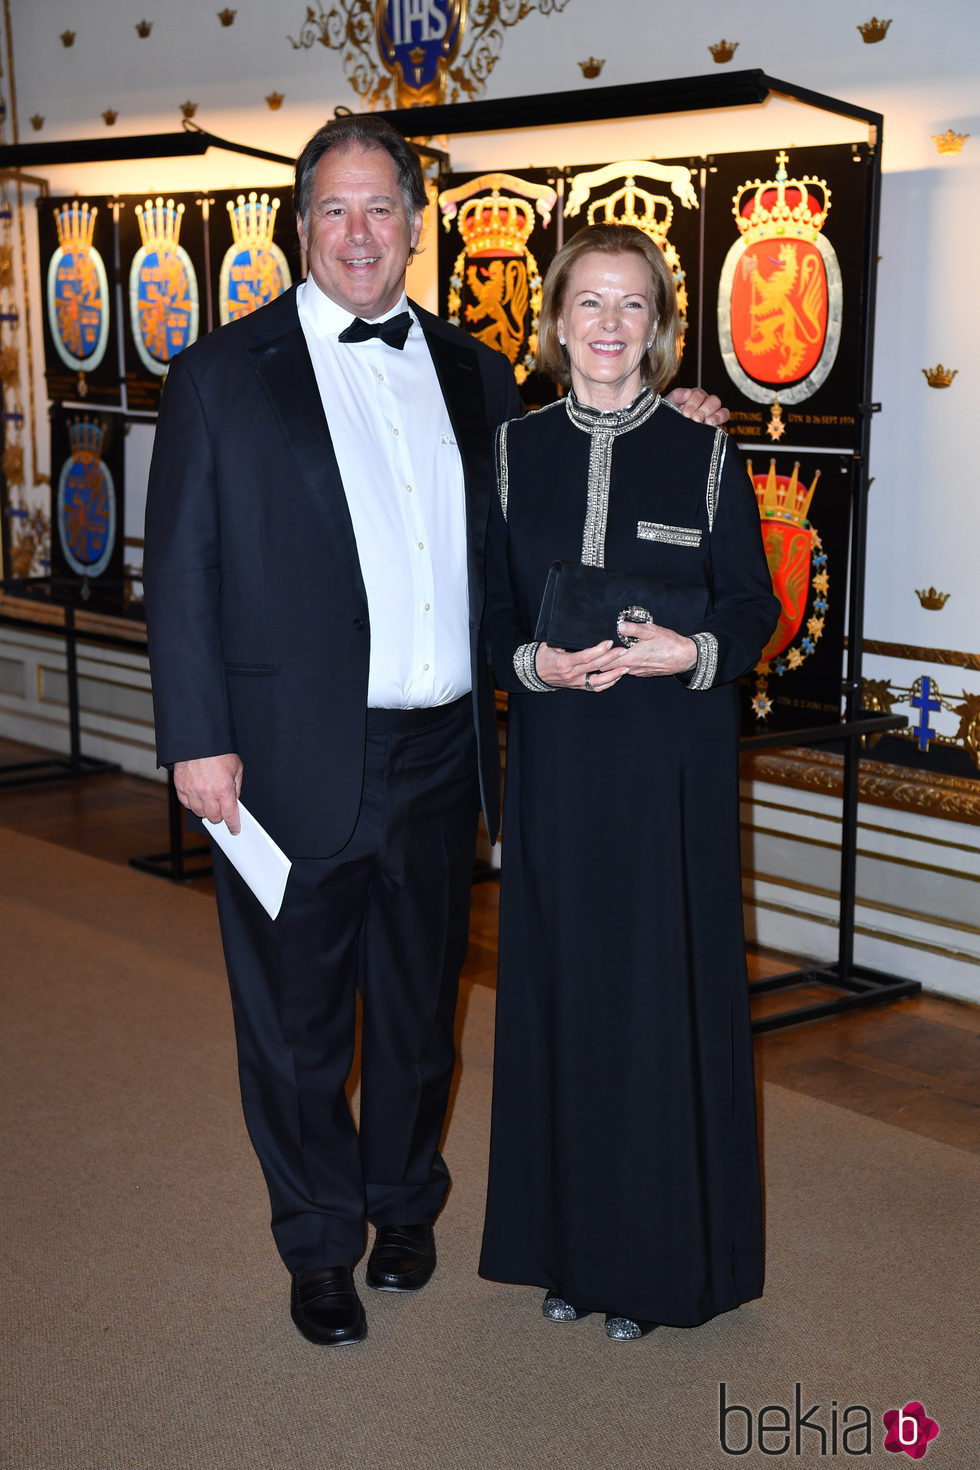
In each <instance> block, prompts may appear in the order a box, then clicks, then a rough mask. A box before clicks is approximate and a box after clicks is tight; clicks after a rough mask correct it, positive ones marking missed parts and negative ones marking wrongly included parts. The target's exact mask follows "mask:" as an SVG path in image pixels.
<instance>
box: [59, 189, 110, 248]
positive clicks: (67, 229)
mask: <svg viewBox="0 0 980 1470" xmlns="http://www.w3.org/2000/svg"><path fill="white" fill-rule="evenodd" d="M98 213H99V206H98V205H97V204H92V205H89V204H87V203H86V204H79V202H78V200H77V199H73V200H72V202H71V204H65V205H63V206H62V208H61V209H56V210H55V215H54V226H55V229H56V230H57V231H58V244H59V245H60V246H61V248H62V250H63V251H64V252H65V254H66V255H68V254H74V253H75V252H77V251H79V250H91V248H92V241H93V239H94V237H95V221H96V217H97V215H98Z"/></svg>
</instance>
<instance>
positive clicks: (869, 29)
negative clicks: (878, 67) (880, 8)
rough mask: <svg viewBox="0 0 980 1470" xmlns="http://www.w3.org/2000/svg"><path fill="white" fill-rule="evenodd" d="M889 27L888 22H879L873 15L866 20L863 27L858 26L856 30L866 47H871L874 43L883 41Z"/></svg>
mask: <svg viewBox="0 0 980 1470" xmlns="http://www.w3.org/2000/svg"><path fill="white" fill-rule="evenodd" d="M890 25H891V21H890V20H879V19H878V17H877V16H876V15H873V16H872V17H871V19H870V20H866V21H865V22H864V24H863V25H860V26H858V30H859V31H860V32H861V35H862V37H863V38H864V40H865V41H866V42H867V43H868V45H869V46H872V45H874V43H875V41H883V40H884V39H885V37H886V35H887V34H888V27H889V26H890Z"/></svg>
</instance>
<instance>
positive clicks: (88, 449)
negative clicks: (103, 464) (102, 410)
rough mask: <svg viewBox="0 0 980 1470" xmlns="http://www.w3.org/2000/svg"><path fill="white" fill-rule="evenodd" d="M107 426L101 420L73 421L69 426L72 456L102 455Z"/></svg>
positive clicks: (96, 456)
mask: <svg viewBox="0 0 980 1470" xmlns="http://www.w3.org/2000/svg"><path fill="white" fill-rule="evenodd" d="M105 429H106V426H105V424H104V423H102V421H101V420H100V419H78V418H76V419H72V421H71V423H70V424H69V425H68V443H69V444H70V445H71V452H72V454H91V455H93V456H94V457H95V458H96V459H98V458H99V456H100V455H101V454H102V443H103V440H104V439H105Z"/></svg>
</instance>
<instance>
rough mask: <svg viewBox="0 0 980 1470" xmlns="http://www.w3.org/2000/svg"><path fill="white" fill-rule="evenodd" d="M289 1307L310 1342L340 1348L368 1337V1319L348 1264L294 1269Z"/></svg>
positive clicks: (297, 1324) (294, 1319)
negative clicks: (300, 1269)
mask: <svg viewBox="0 0 980 1470" xmlns="http://www.w3.org/2000/svg"><path fill="white" fill-rule="evenodd" d="M289 1310H290V1314H291V1315H292V1319H293V1321H294V1322H295V1323H296V1326H297V1327H298V1328H299V1330H300V1332H301V1333H302V1334H303V1336H304V1337H305V1338H307V1339H308V1341H310V1342H315V1343H320V1344H322V1345H325V1346H330V1347H343V1346H344V1345H345V1343H348V1342H361V1341H362V1339H363V1338H365V1337H367V1319H366V1317H365V1316H364V1308H363V1307H362V1306H361V1299H360V1297H359V1296H358V1294H357V1292H356V1290H355V1289H354V1278H353V1276H352V1275H351V1271H350V1268H349V1267H348V1266H325V1267H322V1268H316V1267H312V1268H307V1269H304V1270H302V1271H294V1272H293V1286H292V1292H291V1294H290V1301H289Z"/></svg>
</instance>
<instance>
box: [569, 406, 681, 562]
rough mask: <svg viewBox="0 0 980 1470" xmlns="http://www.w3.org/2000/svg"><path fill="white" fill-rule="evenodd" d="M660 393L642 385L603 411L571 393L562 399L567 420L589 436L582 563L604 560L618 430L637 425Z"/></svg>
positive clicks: (654, 408)
mask: <svg viewBox="0 0 980 1470" xmlns="http://www.w3.org/2000/svg"><path fill="white" fill-rule="evenodd" d="M660 401H661V400H660V395H659V393H654V392H653V390H652V389H651V388H644V390H643V392H642V393H641V394H640V395H639V397H638V398H634V400H633V402H632V403H630V404H629V405H628V406H627V407H626V408H620V409H615V410H614V411H613V412H611V413H602V412H601V411H600V410H599V409H595V408H591V407H590V406H589V405H588V404H587V403H580V402H579V401H578V399H577V398H576V397H575V394H574V393H569V394H568V395H567V397H566V398H565V399H564V403H565V409H566V412H567V413H568V417H569V419H570V421H571V422H572V423H573V424H574V425H575V427H576V428H577V429H581V430H582V431H583V432H584V433H586V434H589V435H590V436H591V440H592V442H591V444H590V446H589V480H588V502H587V505H586V512H585V525H584V527H583V530H582V563H583V565H584V566H587V567H602V566H605V564H606V524H607V522H608V519H609V479H610V475H611V473H612V452H613V441H614V440H615V439H618V437H619V435H620V434H628V433H629V432H630V430H631V429H638V428H639V427H640V425H641V424H645V423H646V421H647V419H648V418H650V416H651V415H652V414H654V413H656V411H657V409H658V408H659V407H660Z"/></svg>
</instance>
